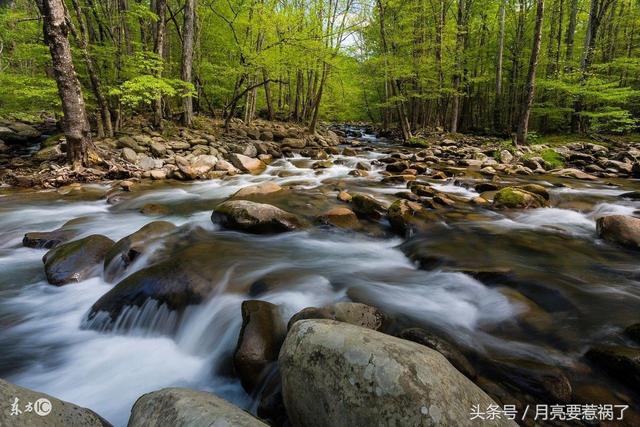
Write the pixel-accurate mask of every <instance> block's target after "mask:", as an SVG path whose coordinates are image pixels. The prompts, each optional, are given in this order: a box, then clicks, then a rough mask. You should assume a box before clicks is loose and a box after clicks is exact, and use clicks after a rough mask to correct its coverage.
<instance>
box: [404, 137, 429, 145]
mask: <svg viewBox="0 0 640 427" xmlns="http://www.w3.org/2000/svg"><path fill="white" fill-rule="evenodd" d="M407 143H408V144H409V145H411V146H414V147H429V146H430V145H431V144H430V143H429V141H427V140H426V139H424V138H420V137H418V136H414V137H413V138H411V139H410V140H409V141H408V142H407Z"/></svg>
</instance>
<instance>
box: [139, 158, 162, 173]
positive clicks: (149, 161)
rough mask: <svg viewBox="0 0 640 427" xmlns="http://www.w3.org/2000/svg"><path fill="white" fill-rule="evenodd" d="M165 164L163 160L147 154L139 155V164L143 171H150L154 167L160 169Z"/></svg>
mask: <svg viewBox="0 0 640 427" xmlns="http://www.w3.org/2000/svg"><path fill="white" fill-rule="evenodd" d="M162 165H163V161H162V160H156V159H154V158H151V157H149V156H147V155H146V154H140V155H138V166H139V167H140V169H142V170H143V171H150V170H152V169H159V168H161V167H162Z"/></svg>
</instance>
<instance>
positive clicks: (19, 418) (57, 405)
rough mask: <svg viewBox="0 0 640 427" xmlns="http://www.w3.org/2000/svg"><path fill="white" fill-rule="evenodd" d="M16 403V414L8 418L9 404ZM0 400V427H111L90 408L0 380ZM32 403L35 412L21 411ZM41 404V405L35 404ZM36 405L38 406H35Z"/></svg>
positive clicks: (9, 415) (9, 413)
mask: <svg viewBox="0 0 640 427" xmlns="http://www.w3.org/2000/svg"><path fill="white" fill-rule="evenodd" d="M16 399H17V402H18V405H19V409H20V410H21V411H22V413H21V414H19V415H11V405H12V404H13V403H14V401H16ZM0 401H2V402H3V404H2V406H3V410H2V411H0V425H1V426H7V427H8V426H15V427H19V426H25V427H27V426H29V427H45V426H65V427H94V426H95V427H111V424H110V423H109V422H108V421H107V420H105V419H104V418H102V417H101V416H100V415H98V414H96V413H95V412H93V411H92V410H91V409H87V408H83V407H81V406H78V405H75V404H73V403H70V402H65V401H64V400H60V399H56V398H55V397H53V396H49V395H48V394H44V393H40V392H37V391H34V390H30V389H28V388H24V387H20V386H18V385H15V384H11V383H9V382H7V381H4V380H2V379H0ZM27 402H32V404H33V406H34V408H33V409H36V408H37V410H38V411H40V412H41V413H43V414H45V413H46V412H47V411H48V413H46V414H45V415H40V414H38V413H37V412H36V410H32V411H30V412H28V411H25V410H24V405H26V404H27ZM37 402H40V403H37ZM36 405H37V406H36Z"/></svg>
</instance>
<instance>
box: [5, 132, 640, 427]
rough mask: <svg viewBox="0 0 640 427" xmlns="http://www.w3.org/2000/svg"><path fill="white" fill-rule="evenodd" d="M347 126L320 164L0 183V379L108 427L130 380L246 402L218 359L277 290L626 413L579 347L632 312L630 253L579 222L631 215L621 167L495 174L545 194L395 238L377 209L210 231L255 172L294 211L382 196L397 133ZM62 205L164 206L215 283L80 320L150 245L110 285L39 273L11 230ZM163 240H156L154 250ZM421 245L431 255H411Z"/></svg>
mask: <svg viewBox="0 0 640 427" xmlns="http://www.w3.org/2000/svg"><path fill="white" fill-rule="evenodd" d="M359 139H360V140H361V141H360V145H359V147H358V151H357V152H356V155H333V156H331V159H332V160H333V165H330V166H329V167H326V168H321V169H314V168H312V165H313V164H314V160H312V159H309V158H305V157H302V156H301V155H299V154H296V155H294V157H291V158H283V159H277V160H275V161H274V162H273V163H271V164H270V165H269V166H268V167H267V169H266V171H265V172H263V173H262V174H260V175H254V176H252V175H237V176H234V177H227V178H224V179H217V180H209V181H195V182H191V183H181V182H171V181H167V182H163V183H157V182H151V181H148V182H145V183H142V184H139V185H137V186H136V187H135V190H134V191H132V192H127V193H120V194H118V195H117V197H112V196H113V191H112V188H113V183H103V184H87V185H83V186H72V187H66V188H62V189H58V190H41V191H33V190H9V189H0V271H1V272H2V274H1V275H0V328H1V333H0V348H2V351H1V352H0V376H1V377H3V378H6V379H8V380H9V381H12V382H15V383H17V384H19V385H22V386H25V387H29V388H32V389H35V390H39V391H43V392H46V393H48V394H51V395H54V396H56V397H58V398H60V399H64V400H67V401H71V402H74V403H76V404H78V405H81V406H85V407H88V408H91V409H93V410H94V411H96V412H97V413H99V414H100V415H102V416H104V417H105V418H106V419H108V420H109V421H110V422H112V423H114V425H118V426H123V425H126V422H127V419H128V417H129V411H130V408H131V406H132V405H133V403H134V402H135V400H136V399H137V398H138V397H139V396H140V395H142V394H144V393H146V392H149V391H153V390H157V389H159V388H162V387H168V386H184V387H190V388H197V389H202V390H208V391H212V392H214V393H216V394H218V395H220V396H222V397H225V398H227V399H228V400H230V401H232V402H234V403H236V404H238V405H240V406H242V407H243V408H246V409H248V410H250V411H255V406H256V403H255V401H254V399H252V397H251V396H248V395H247V394H246V393H245V392H244V391H243V389H242V387H241V386H240V383H239V381H238V380H237V379H236V378H235V377H234V376H233V374H232V373H231V372H230V370H231V368H230V355H231V354H232V352H233V350H234V348H235V344H236V342H237V339H238V334H239V330H240V327H241V323H242V318H241V316H240V305H241V303H242V301H244V300H246V299H261V300H265V301H269V302H271V303H274V304H278V305H280V306H281V309H282V312H283V314H284V317H285V318H289V317H290V316H291V315H293V314H295V313H296V312H298V311H299V310H301V309H303V308H305V307H310V306H316V307H318V306H323V305H327V304H330V303H332V302H336V301H340V300H346V299H357V300H358V301H361V302H365V303H368V304H371V305H375V306H377V307H379V308H381V309H382V310H383V311H385V312H386V313H388V314H389V315H391V316H394V317H395V318H396V319H397V322H398V324H400V325H403V326H420V327H423V328H425V329H433V330H436V331H441V332H442V333H443V334H446V336H447V337H448V338H449V339H451V340H453V341H455V342H456V343H457V344H458V345H459V346H460V347H461V348H466V349H470V350H471V351H473V353H474V354H480V355H482V356H483V357H486V358H488V359H493V360H499V361H500V362H501V363H506V364H513V365H515V366H520V367H522V366H526V367H527V368H530V367H531V366H533V367H534V368H532V369H533V370H535V371H536V372H543V373H545V372H547V369H549V371H548V372H556V371H555V370H559V371H560V372H562V373H563V375H566V376H567V378H569V379H570V381H571V386H572V390H573V399H572V400H574V401H579V402H582V403H589V402H590V401H589V399H592V400H593V403H616V404H617V403H627V404H629V402H631V404H632V408H631V409H630V410H629V412H633V411H634V408H633V406H635V408H636V409H635V410H636V411H637V408H638V403H639V400H638V396H637V394H634V393H636V392H637V391H635V392H634V391H633V390H630V389H628V388H627V387H625V386H624V385H623V384H621V383H619V382H618V381H617V380H616V379H613V378H611V377H609V376H607V375H606V374H604V373H602V372H601V371H599V370H598V369H594V368H592V367H590V366H589V364H588V363H587V362H586V361H585V360H584V358H583V355H584V352H585V351H586V350H587V349H588V348H589V347H590V346H592V345H594V344H600V343H623V342H624V338H623V337H622V335H621V333H620V332H621V331H622V329H624V327H626V326H628V325H629V324H632V323H636V322H638V321H639V320H640V318H639V314H638V313H640V265H639V264H638V262H637V260H638V257H637V253H634V252H631V251H628V250H625V249H621V248H618V247H615V246H612V245H611V244H609V243H606V242H604V241H602V240H600V239H598V238H597V235H596V226H595V221H596V219H597V218H599V217H601V216H605V215H614V214H623V215H632V214H634V213H635V212H637V210H638V209H639V208H640V201H634V200H630V199H626V198H621V197H620V195H622V194H624V193H626V192H629V191H636V190H639V189H640V183H638V182H636V181H634V180H627V179H612V180H599V181H593V182H585V181H578V180H573V179H566V178H558V177H553V176H546V175H537V176H526V177H515V176H512V177H505V178H503V183H514V184H523V183H536V184H539V185H542V186H544V187H545V188H546V189H547V190H548V191H549V193H550V204H551V207H549V208H540V209H528V210H514V211H496V210H493V209H490V208H488V207H482V206H477V205H472V204H469V205H465V206H464V207H453V208H450V209H447V210H446V211H443V212H442V213H441V214H440V215H439V217H438V220H437V221H434V222H433V224H431V225H430V226H429V228H428V229H427V230H424V231H422V232H420V233H416V234H415V235H412V236H406V237H405V236H398V235H396V234H394V233H392V232H391V231H389V229H388V224H386V223H385V222H384V220H383V221H381V222H380V223H372V224H367V225H366V226H365V227H364V228H363V229H362V230H359V231H349V230H340V229H334V228H327V227H319V226H315V227H312V228H309V229H306V230H304V231H295V232H290V233H284V234H278V235H251V234H246V233H241V232H237V231H230V230H225V229H222V228H221V227H220V226H219V225H218V224H215V223H213V222H212V221H211V212H212V210H213V209H214V208H215V206H216V205H217V204H219V203H220V202H222V201H224V200H225V199H227V198H228V197H229V196H231V195H232V194H234V193H235V192H236V191H238V190H239V189H241V188H244V187H246V186H249V185H254V184H258V183H262V182H266V181H271V182H275V183H277V184H279V185H281V186H283V187H286V188H287V189H288V190H287V193H286V194H284V195H278V196H271V197H270V198H268V199H265V200H268V201H269V203H272V204H274V205H276V206H278V207H281V208H282V209H285V210H287V211H289V212H292V213H295V214H297V215H299V216H301V217H305V218H310V219H311V218H313V217H314V216H316V215H318V214H319V213H321V212H323V211H326V210H327V209H329V208H331V207H334V206H341V205H343V204H342V203H341V202H340V201H338V200H337V197H336V196H337V194H338V192H339V191H340V190H347V191H349V192H350V193H366V194H370V195H373V196H374V197H376V198H378V199H380V200H385V201H388V202H392V201H393V200H396V199H397V197H396V196H395V195H394V194H396V193H398V192H400V191H406V184H405V183H384V184H383V183H381V179H382V178H383V176H384V175H383V171H384V166H385V165H384V164H383V163H379V162H378V161H377V159H379V158H381V157H383V156H385V155H387V154H388V153H389V152H391V151H393V150H397V148H394V145H393V144H391V143H389V142H387V141H382V140H378V139H376V138H375V137H372V136H371V135H365V136H364V137H362V138H359ZM402 150H404V151H411V150H414V149H410V148H403V149H402ZM415 150H417V149H415ZM358 163H360V164H363V165H366V166H367V168H369V169H370V171H369V172H368V176H366V177H357V176H352V175H349V172H350V171H352V170H353V169H354V168H355V167H356V165H358ZM482 180H483V178H482V177H481V176H478V175H477V174H473V173H471V174H468V175H466V176H464V177H458V178H449V179H447V180H428V179H426V180H425V181H427V182H430V184H431V185H432V187H433V188H436V189H437V190H438V191H441V192H444V193H448V194H452V195H454V196H456V197H460V198H464V199H469V200H470V199H473V198H474V197H476V196H478V195H479V194H478V193H477V192H476V191H475V190H474V187H473V183H474V182H481V181H482ZM149 205H154V206H156V207H157V206H159V207H161V208H160V209H155V210H154V211H153V212H152V213H153V214H149V210H145V209H143V208H144V207H145V206H146V207H148V206H149ZM141 210H144V211H145V212H147V213H146V214H144V213H141ZM76 218H82V220H80V221H78V225H77V226H76V227H78V229H79V230H80V235H79V237H82V236H87V235H90V234H103V235H105V236H107V237H109V238H111V239H113V240H115V241H117V240H119V239H121V238H123V237H125V236H127V235H129V234H131V233H133V232H135V231H136V230H138V229H140V228H141V227H142V226H143V225H145V224H147V223H149V222H151V221H154V220H159V219H161V220H165V221H170V222H172V223H174V224H175V225H177V226H179V229H180V230H183V231H184V230H186V232H187V233H190V235H195V236H197V239H198V241H199V242H204V243H206V245H204V246H203V247H206V248H207V251H208V252H207V254H206V256H208V257H210V263H211V270H212V271H214V272H215V277H216V280H217V282H218V285H217V286H216V289H215V291H214V292H213V294H212V295H211V296H210V298H209V299H208V300H207V301H205V302H203V303H201V304H199V305H196V306H191V307H189V308H188V309H187V310H186V312H185V313H184V314H183V315H182V316H176V315H175V314H174V313H172V312H170V311H168V310H167V309H166V308H164V307H157V306H156V305H155V304H146V305H145V306H143V307H141V308H136V309H132V310H128V311H125V312H123V313H122V314H121V318H120V319H119V320H120V322H118V324H117V325H116V326H115V327H113V328H110V329H109V330H96V329H99V328H92V325H91V324H90V323H89V322H88V321H87V313H88V311H89V309H90V307H91V306H92V305H93V304H94V303H95V302H96V301H97V300H98V299H99V298H100V297H101V296H102V295H103V294H105V293H106V292H107V291H109V290H110V289H111V288H112V287H113V286H114V284H115V283H117V282H118V281H119V280H121V279H123V278H124V277H126V276H128V275H130V274H132V273H133V272H135V271H138V270H141V269H143V268H144V267H146V266H147V265H148V263H150V262H153V260H152V259H151V258H152V257H150V256H145V257H142V258H140V259H137V260H136V261H135V262H134V264H133V265H132V266H131V267H130V268H129V269H128V270H127V271H126V273H123V275H121V276H120V277H118V278H117V280H115V281H113V282H112V283H108V282H106V281H105V280H104V278H103V277H94V278H91V279H88V280H85V281H82V282H80V283H76V284H72V285H68V286H62V287H55V286H52V285H49V284H48V283H47V282H46V279H45V276H44V272H43V264H42V256H43V255H44V254H45V253H46V250H41V249H30V248H25V247H23V246H22V238H23V236H24V234H25V233H26V232H30V231H47V230H52V229H55V228H58V227H60V226H61V225H62V224H64V223H65V222H67V221H69V220H72V219H76ZM175 239H176V236H175V235H167V236H164V237H162V238H159V239H158V241H157V242H156V243H155V244H156V246H157V250H162V248H163V245H166V244H168V243H167V242H173V241H175ZM425 257H427V258H428V259H430V260H433V261H434V262H433V263H430V264H429V265H425V264H424V263H423V264H420V263H419V262H418V261H419V260H424V259H425ZM265 275H271V276H274V275H275V276H277V277H279V281H278V286H276V287H273V288H267V289H266V290H261V291H260V292H257V291H256V289H255V287H252V286H251V285H252V284H254V283H256V282H257V281H259V280H260V279H261V278H263V277H265ZM480 365H482V363H480ZM596 400H598V402H596ZM548 403H552V402H548Z"/></svg>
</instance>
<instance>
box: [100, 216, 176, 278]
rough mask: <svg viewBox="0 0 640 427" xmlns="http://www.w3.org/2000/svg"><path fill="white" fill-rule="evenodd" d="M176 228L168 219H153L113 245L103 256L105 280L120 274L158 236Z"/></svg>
mask: <svg viewBox="0 0 640 427" xmlns="http://www.w3.org/2000/svg"><path fill="white" fill-rule="evenodd" d="M175 228H176V226H175V225H173V224H172V223H170V222H168V221H153V222H150V223H149V224H146V225H145V226H143V227H142V228H141V229H139V230H138V231H136V232H135V233H133V234H130V235H128V236H127V237H123V238H122V239H120V240H118V242H117V243H116V244H115V245H113V247H112V248H111V249H110V250H109V252H107V254H106V255H105V258H104V277H105V280H106V281H107V282H111V281H113V280H114V279H115V278H116V277H118V276H120V275H121V274H122V273H123V272H124V271H125V270H126V269H127V268H128V267H129V265H131V263H132V262H133V261H135V260H136V259H138V257H139V256H140V255H142V254H143V253H145V251H147V250H148V249H149V245H150V244H151V243H152V242H154V241H155V240H156V239H157V238H158V237H159V236H162V235H164V234H167V233H169V232H171V231H173V230H174V229H175Z"/></svg>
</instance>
